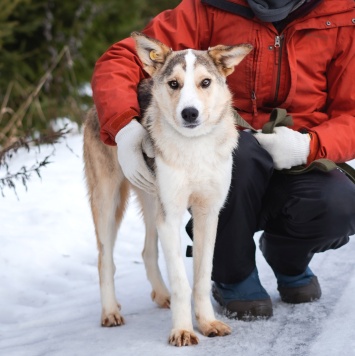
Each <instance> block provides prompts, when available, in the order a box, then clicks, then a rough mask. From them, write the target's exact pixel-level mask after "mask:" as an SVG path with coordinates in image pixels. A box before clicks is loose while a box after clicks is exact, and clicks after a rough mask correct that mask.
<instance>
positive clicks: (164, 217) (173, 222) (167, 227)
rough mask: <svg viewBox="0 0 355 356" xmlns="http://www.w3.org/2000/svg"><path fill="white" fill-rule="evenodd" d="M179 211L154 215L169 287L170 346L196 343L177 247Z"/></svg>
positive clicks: (186, 284)
mask: <svg viewBox="0 0 355 356" xmlns="http://www.w3.org/2000/svg"><path fill="white" fill-rule="evenodd" d="M182 214H183V212H181V213H179V214H170V213H165V214H164V212H162V211H161V212H160V213H159V214H158V215H159V216H158V219H157V220H158V224H157V226H158V235H159V238H160V240H161V244H162V248H163V251H164V256H165V260H166V265H167V269H168V275H169V282H170V289H171V304H170V308H171V312H172V318H173V328H172V330H171V333H170V337H169V343H170V344H171V345H174V346H188V345H194V344H197V343H198V338H197V336H196V334H195V333H194V332H193V327H192V318H191V288H190V285H189V282H188V279H187V276H186V271H185V266H184V261H183V257H182V254H181V246H180V222H181V217H182Z"/></svg>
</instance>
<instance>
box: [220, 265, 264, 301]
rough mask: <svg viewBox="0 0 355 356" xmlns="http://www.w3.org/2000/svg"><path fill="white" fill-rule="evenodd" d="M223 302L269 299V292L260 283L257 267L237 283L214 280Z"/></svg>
mask: <svg viewBox="0 0 355 356" xmlns="http://www.w3.org/2000/svg"><path fill="white" fill-rule="evenodd" d="M215 287H216V288H217V289H218V292H219V295H220V297H221V298H222V299H223V304H224V305H226V304H228V303H229V302H232V301H238V300H240V301H254V300H264V299H270V296H269V294H268V293H267V292H266V290H265V289H264V287H263V286H262V285H261V283H260V280H259V274H258V270H257V268H255V269H254V271H253V272H252V273H251V274H250V275H249V276H248V277H247V278H246V279H245V280H244V281H241V282H238V283H233V284H226V283H217V282H215Z"/></svg>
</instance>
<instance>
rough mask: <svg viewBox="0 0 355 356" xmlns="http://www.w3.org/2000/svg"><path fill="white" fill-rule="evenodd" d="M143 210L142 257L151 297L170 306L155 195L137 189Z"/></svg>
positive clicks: (162, 304)
mask: <svg viewBox="0 0 355 356" xmlns="http://www.w3.org/2000/svg"><path fill="white" fill-rule="evenodd" d="M135 192H136V195H137V197H138V200H139V202H140V204H141V207H142V210H143V217H144V223H145V228H146V231H145V243H144V249H143V252H142V257H143V261H144V265H145V269H146V272H147V278H148V280H149V282H150V284H151V285H152V293H151V297H152V300H153V301H154V302H156V303H157V304H158V305H159V306H160V307H162V308H169V307H170V293H169V291H168V289H167V287H166V285H165V283H164V281H163V278H162V276H161V272H160V269H159V265H158V233H157V227H156V222H155V219H156V206H155V204H156V203H155V197H153V196H151V195H149V194H147V193H145V192H143V191H141V190H139V189H135Z"/></svg>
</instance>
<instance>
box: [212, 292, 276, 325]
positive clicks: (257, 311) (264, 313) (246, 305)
mask: <svg viewBox="0 0 355 356" xmlns="http://www.w3.org/2000/svg"><path fill="white" fill-rule="evenodd" d="M212 295H213V298H214V299H215V300H216V302H217V303H218V304H219V305H221V306H222V307H223V308H224V313H225V315H226V316H227V317H228V318H229V319H238V320H243V321H253V320H260V319H269V318H270V317H272V316H273V310H272V303H271V299H270V298H268V299H262V300H251V301H246V300H235V301H232V302H229V303H227V304H225V303H224V302H223V299H222V297H221V296H220V294H219V292H218V289H217V288H216V287H215V286H214V285H213V286H212Z"/></svg>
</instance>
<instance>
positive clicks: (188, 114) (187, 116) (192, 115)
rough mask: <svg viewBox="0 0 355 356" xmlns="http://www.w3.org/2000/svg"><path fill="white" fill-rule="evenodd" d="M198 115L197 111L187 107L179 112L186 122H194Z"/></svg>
mask: <svg viewBox="0 0 355 356" xmlns="http://www.w3.org/2000/svg"><path fill="white" fill-rule="evenodd" d="M198 114H199V113H198V110H197V109H195V108H194V107H188V108H185V109H184V110H182V111H181V116H182V118H183V119H184V120H185V121H186V122H194V121H196V119H197V118H198Z"/></svg>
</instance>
